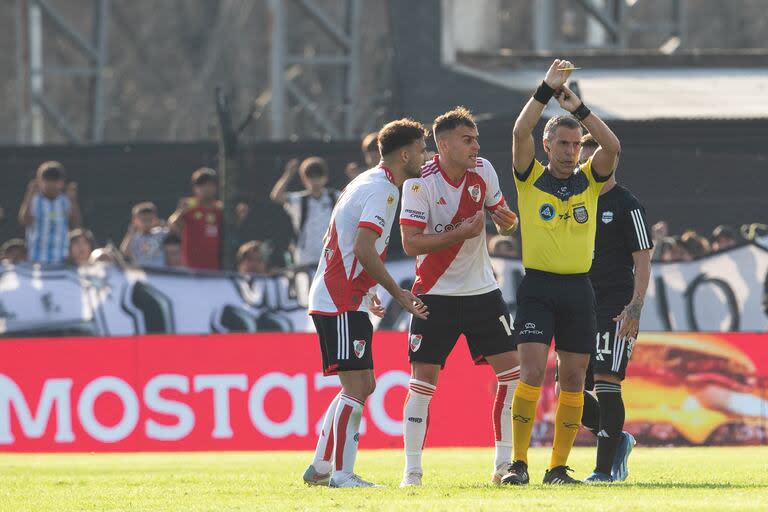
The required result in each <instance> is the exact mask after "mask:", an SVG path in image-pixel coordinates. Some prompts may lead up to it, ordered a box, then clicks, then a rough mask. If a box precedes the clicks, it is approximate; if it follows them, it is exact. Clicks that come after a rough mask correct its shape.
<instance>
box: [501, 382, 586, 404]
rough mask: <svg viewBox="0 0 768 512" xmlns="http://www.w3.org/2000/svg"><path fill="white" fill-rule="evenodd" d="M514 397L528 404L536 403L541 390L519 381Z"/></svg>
mask: <svg viewBox="0 0 768 512" xmlns="http://www.w3.org/2000/svg"><path fill="white" fill-rule="evenodd" d="M515 396H516V397H517V396H519V397H520V398H522V399H523V400H528V401H529V402H538V401H539V397H540V396H541V388H537V387H536V386H531V385H530V384H526V383H525V382H523V381H520V382H518V384H517V389H515ZM582 398H584V397H582Z"/></svg>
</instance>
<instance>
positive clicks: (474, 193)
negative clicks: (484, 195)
mask: <svg viewBox="0 0 768 512" xmlns="http://www.w3.org/2000/svg"><path fill="white" fill-rule="evenodd" d="M467 190H468V191H469V196H470V197H471V198H472V200H473V201H474V202H476V203H479V202H480V185H472V186H471V187H469V188H468V189H467Z"/></svg>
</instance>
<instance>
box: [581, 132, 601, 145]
mask: <svg viewBox="0 0 768 512" xmlns="http://www.w3.org/2000/svg"><path fill="white" fill-rule="evenodd" d="M581 147H583V148H599V147H600V144H598V143H597V141H596V140H595V138H594V137H593V136H592V134H591V133H587V134H586V135H584V136H583V137H582V138H581Z"/></svg>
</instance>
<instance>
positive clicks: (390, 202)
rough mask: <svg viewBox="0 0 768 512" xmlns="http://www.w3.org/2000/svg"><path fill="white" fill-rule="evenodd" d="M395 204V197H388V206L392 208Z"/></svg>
mask: <svg viewBox="0 0 768 512" xmlns="http://www.w3.org/2000/svg"><path fill="white" fill-rule="evenodd" d="M394 202H395V196H389V197H387V204H388V205H390V206H392V203H394Z"/></svg>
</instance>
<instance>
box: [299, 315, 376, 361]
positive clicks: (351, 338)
mask: <svg viewBox="0 0 768 512" xmlns="http://www.w3.org/2000/svg"><path fill="white" fill-rule="evenodd" d="M311 316H312V321H313V322H314V323H315V329H316V330H317V335H318V337H319V338H320V352H321V354H322V358H323V374H324V375H336V373H337V372H344V371H350V370H372V369H373V325H372V324H371V319H370V318H369V317H368V313H367V312H363V311H348V312H346V313H341V314H339V315H332V316H331V315H320V314H317V313H315V314H313V315H311Z"/></svg>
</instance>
